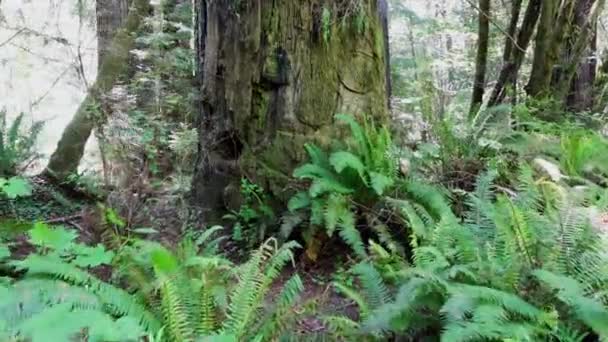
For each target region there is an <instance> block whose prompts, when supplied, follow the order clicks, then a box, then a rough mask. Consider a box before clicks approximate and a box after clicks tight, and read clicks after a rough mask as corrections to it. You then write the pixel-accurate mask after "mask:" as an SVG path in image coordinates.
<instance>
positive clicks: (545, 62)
mask: <svg viewBox="0 0 608 342" xmlns="http://www.w3.org/2000/svg"><path fill="white" fill-rule="evenodd" d="M558 5H559V3H557V1H556V0H543V2H542V6H541V14H540V21H539V23H538V28H537V30H536V31H537V32H536V44H535V47H534V60H533V61H532V72H531V75H530V80H529V81H528V85H527V86H526V92H527V93H528V95H530V96H534V97H538V96H546V95H548V91H549V86H550V84H551V75H552V74H553V70H552V69H553V63H552V56H551V54H550V50H551V49H552V46H553V44H552V43H553V40H552V38H553V36H552V32H553V31H554V29H555V27H554V25H555V18H556V13H557V10H558ZM558 29H560V28H558Z"/></svg>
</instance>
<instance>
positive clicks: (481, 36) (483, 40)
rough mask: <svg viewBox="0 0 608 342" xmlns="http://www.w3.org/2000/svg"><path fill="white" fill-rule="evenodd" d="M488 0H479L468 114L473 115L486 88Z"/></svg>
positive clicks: (488, 29) (488, 42)
mask: <svg viewBox="0 0 608 342" xmlns="http://www.w3.org/2000/svg"><path fill="white" fill-rule="evenodd" d="M490 15H491V14H490V0H479V15H478V16H479V31H478V38H477V58H476V60H475V79H474V81H473V97H472V99H471V109H470V111H469V116H474V115H475V114H476V113H477V111H478V110H479V108H480V107H481V104H482V103H483V94H484V92H485V89H486V69H487V65H488V47H489V46H490Z"/></svg>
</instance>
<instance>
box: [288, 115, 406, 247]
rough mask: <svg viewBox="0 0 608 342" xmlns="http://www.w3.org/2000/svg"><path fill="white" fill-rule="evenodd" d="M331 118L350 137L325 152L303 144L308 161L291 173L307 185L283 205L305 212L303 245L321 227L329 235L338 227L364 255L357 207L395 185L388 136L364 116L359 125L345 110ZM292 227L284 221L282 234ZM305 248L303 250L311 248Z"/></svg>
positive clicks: (374, 200) (368, 205)
mask: <svg viewBox="0 0 608 342" xmlns="http://www.w3.org/2000/svg"><path fill="white" fill-rule="evenodd" d="M336 118H337V119H338V120H339V121H340V122H343V123H345V124H347V125H348V126H349V127H350V132H351V135H352V138H353V140H354V141H353V143H352V144H351V145H350V146H349V147H347V148H346V149H344V150H337V151H335V152H332V153H330V154H327V153H326V152H325V151H323V150H321V149H320V148H319V147H317V146H315V145H312V144H309V145H306V151H307V152H308V155H309V157H310V162H309V163H308V164H305V165H303V166H301V167H299V168H297V169H296V170H295V171H294V176H295V177H296V178H299V179H303V180H308V181H309V182H310V185H309V187H308V189H307V191H305V192H300V193H298V194H296V195H295V196H294V197H293V198H292V199H291V200H290V201H289V204H288V207H289V210H290V212H292V213H305V216H306V217H307V218H308V221H309V222H308V223H309V229H308V230H306V231H305V232H304V237H305V239H306V240H307V243H308V247H310V246H313V245H314V243H313V241H312V240H314V239H315V238H316V234H317V230H318V229H319V228H322V229H323V233H325V234H327V235H328V236H330V237H331V236H332V235H333V234H334V233H335V232H338V233H339V234H340V236H341V237H342V239H343V240H344V241H345V242H346V243H347V244H348V245H349V246H350V247H351V248H352V249H353V251H354V252H355V253H356V254H357V255H358V256H360V257H365V256H366V255H367V253H366V251H365V245H364V243H363V240H362V237H361V233H360V231H359V229H358V222H357V221H358V219H359V218H360V217H361V216H360V215H359V213H360V211H361V210H365V209H364V208H372V207H374V206H375V204H376V203H378V202H379V201H380V199H381V198H382V197H383V196H384V195H385V194H386V193H388V192H389V191H390V190H391V189H392V188H393V186H394V185H395V182H396V178H397V166H396V160H395V158H393V157H392V156H391V154H390V152H391V148H392V141H391V136H390V133H389V132H388V130H387V129H386V128H385V127H376V125H374V124H373V123H372V122H371V121H369V120H366V121H365V122H364V124H363V126H362V125H360V124H359V123H358V122H357V121H356V120H355V119H354V118H353V117H351V116H346V115H338V116H337V117H336ZM302 220H304V219H302ZM302 220H300V221H302ZM292 222H298V220H294V221H292ZM292 228H293V227H292V226H289V225H284V226H283V234H284V235H285V236H288V235H289V234H290V230H291V229H292ZM308 250H309V253H308V254H309V256H312V255H314V254H315V252H313V251H311V248H308ZM313 259H314V258H313Z"/></svg>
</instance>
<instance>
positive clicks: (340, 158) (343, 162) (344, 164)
mask: <svg viewBox="0 0 608 342" xmlns="http://www.w3.org/2000/svg"><path fill="white" fill-rule="evenodd" d="M329 162H330V164H331V165H332V166H333V167H334V170H336V172H338V173H342V172H343V171H344V170H346V169H352V170H354V171H356V172H357V174H358V175H359V179H360V180H361V182H363V184H366V185H367V184H368V180H367V174H366V169H365V165H364V164H363V162H362V161H361V159H359V157H357V156H356V155H354V154H352V153H350V152H347V151H338V152H334V153H332V154H331V156H330V157H329Z"/></svg>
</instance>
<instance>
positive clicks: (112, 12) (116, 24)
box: [95, 0, 129, 69]
mask: <svg viewBox="0 0 608 342" xmlns="http://www.w3.org/2000/svg"><path fill="white" fill-rule="evenodd" d="M128 14H129V4H128V1H127V0H96V2H95V15H96V18H97V65H98V69H101V65H102V64H103V60H104V59H105V56H106V55H107V54H108V51H109V49H110V46H111V45H112V38H113V37H114V34H116V31H118V29H120V28H121V27H123V26H124V24H125V21H126V20H127V15H128Z"/></svg>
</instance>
